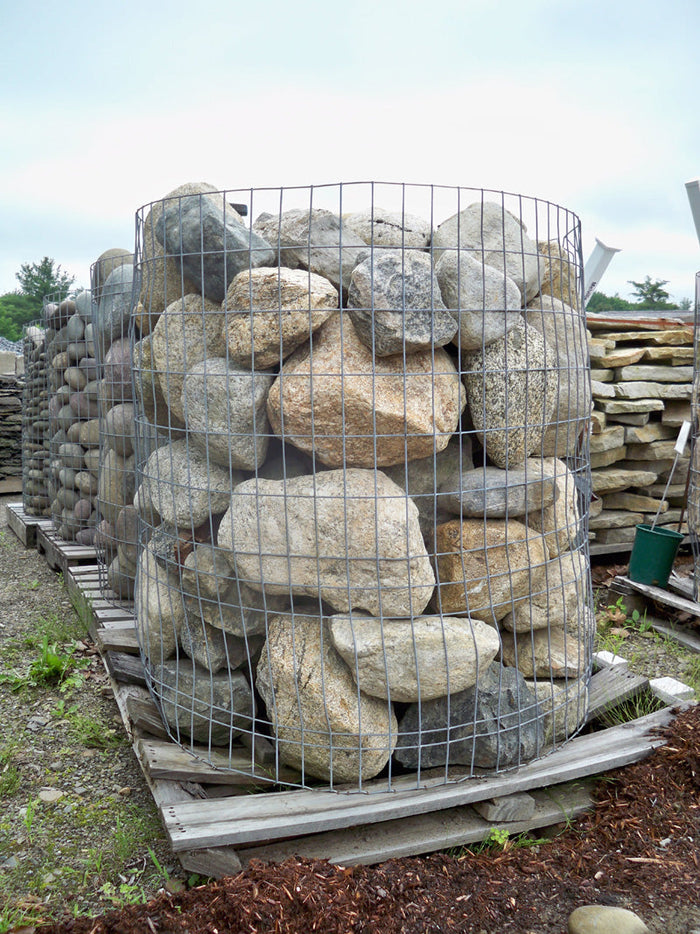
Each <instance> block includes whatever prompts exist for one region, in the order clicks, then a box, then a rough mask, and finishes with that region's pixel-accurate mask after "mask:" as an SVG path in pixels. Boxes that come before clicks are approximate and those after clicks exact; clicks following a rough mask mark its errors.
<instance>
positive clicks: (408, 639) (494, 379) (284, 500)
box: [134, 185, 593, 787]
mask: <svg viewBox="0 0 700 934" xmlns="http://www.w3.org/2000/svg"><path fill="white" fill-rule="evenodd" d="M331 187H332V186H331ZM349 188H350V189H352V186H349ZM396 191H398V193H399V194H400V195H401V196H402V197H403V198H404V199H410V198H411V197H413V196H415V197H416V198H417V197H418V194H420V196H421V198H422V200H423V201H425V197H427V198H428V204H427V206H426V207H425V215H424V216H428V217H433V216H434V212H435V206H434V205H433V204H432V202H431V201H430V199H431V198H433V197H434V196H435V195H434V191H433V189H432V188H430V189H428V188H427V187H426V188H425V189H421V188H420V186H416V190H415V191H414V190H413V189H412V186H401V187H399V188H397V189H395V191H391V192H390V191H389V189H387V194H392V195H393V194H395V193H396ZM365 193H366V195H367V198H368V201H367V204H366V210H364V211H357V212H355V213H353V214H352V215H350V216H349V217H346V216H344V215H343V214H342V212H341V210H340V206H341V204H344V203H345V202H346V197H347V199H350V198H351V197H352V196H356V195H357V194H358V191H357V190H348V186H339V187H338V188H337V189H334V191H333V192H332V194H334V197H335V198H336V204H337V210H333V209H332V208H331V207H330V206H329V205H328V203H326V204H325V205H324V206H321V205H320V204H319V203H318V202H319V200H321V199H322V198H323V195H324V192H318V191H317V190H316V189H313V191H312V190H309V191H307V192H306V193H305V192H304V191H303V190H292V191H290V192H286V191H284V190H282V191H277V192H276V193H274V194H275V197H273V198H272V200H271V201H270V200H269V198H268V201H269V206H270V210H262V211H261V210H260V209H258V212H256V213H255V214H253V209H254V206H255V205H256V204H259V202H260V201H261V200H264V197H265V195H264V193H257V192H255V193H251V192H247V193H246V192H239V193H236V196H235V197H233V198H232V197H231V193H228V192H216V191H215V190H213V189H212V187H211V186H209V185H199V186H198V185H187V186H183V187H182V188H180V189H178V190H176V191H175V192H173V193H171V196H170V197H169V198H167V199H165V200H163V201H162V202H156V203H154V204H152V205H149V206H147V207H146V208H144V209H142V211H141V212H140V213H139V215H138V219H137V228H138V230H139V232H140V233H139V243H138V246H137V257H136V259H137V263H136V268H137V275H138V276H139V277H140V282H141V292H140V303H139V306H138V307H137V308H136V310H135V312H134V315H135V318H136V321H137V323H138V322H140V321H143V322H145V323H146V324H145V326H144V327H143V328H141V325H140V324H138V326H139V327H140V328H141V331H140V336H141V339H140V340H138V341H137V343H136V345H135V348H134V377H135V389H136V396H137V400H136V447H137V452H136V456H137V461H138V463H139V465H140V469H139V471H138V481H139V484H138V489H137V490H136V493H135V496H134V507H135V509H136V510H137V512H138V514H139V517H140V521H141V523H143V526H144V527H145V529H146V536H145V537H144V543H145V542H146V540H147V544H144V546H143V547H142V549H141V551H140V554H139V557H138V561H137V569H136V585H135V594H134V602H135V612H136V618H137V628H138V632H139V639H140V645H141V649H142V654H143V657H144V662H145V668H146V671H147V676H148V680H149V685H150V687H151V690H152V692H153V694H154V695H155V697H156V699H157V701H158V703H159V707H160V709H161V710H162V712H163V716H164V719H165V722H166V724H167V726H168V729H169V731H170V734H171V735H172V736H173V738H174V739H176V740H177V741H178V742H181V743H182V744H183V745H188V744H190V743H192V742H197V743H199V744H200V754H201V744H205V745H206V744H209V745H216V746H222V745H223V746H225V747H226V748H227V749H228V748H240V742H241V741H243V742H245V743H246V744H247V745H248V746H253V747H254V745H255V740H256V738H257V737H265V738H266V739H267V740H271V741H272V742H273V743H274V746H275V749H276V753H277V756H276V760H275V761H278V762H280V763H282V764H284V765H286V766H289V767H292V768H295V769H297V770H298V771H299V783H300V784H302V785H306V784H308V783H310V782H313V781H322V782H326V783H331V784H334V785H337V784H343V785H344V784H346V783H350V784H351V785H352V786H354V787H361V786H363V783H365V782H367V781H368V780H369V779H372V778H374V777H375V776H378V775H381V776H382V777H386V778H387V779H388V780H389V781H390V780H391V776H392V774H397V773H402V772H405V771H406V770H409V771H414V772H417V773H418V775H420V771H421V769H426V768H435V767H439V768H440V769H442V770H443V772H444V780H447V779H448V777H449V770H450V769H452V770H454V769H455V768H457V769H458V770H460V774H469V773H471V772H473V770H475V769H477V768H485V769H503V768H508V767H512V766H515V765H517V764H519V763H522V762H525V761H527V760H529V759H531V758H533V757H534V756H536V755H538V754H541V753H542V752H543V751H544V750H546V749H551V748H552V746H555V745H558V744H559V743H561V742H562V741H564V740H565V739H566V738H567V737H569V736H571V735H572V734H573V733H574V732H575V731H576V730H577V729H578V727H579V725H580V723H581V722H582V719H583V717H584V713H585V705H586V690H587V688H586V685H587V678H588V675H589V673H590V661H591V641H592V632H593V616H592V612H591V597H590V579H589V568H588V559H587V552H586V548H587V542H586V540H585V535H584V531H583V530H584V529H585V511H586V508H587V501H586V495H585V494H586V489H587V486H588V452H587V446H586V444H587V436H588V425H589V419H590V407H591V401H590V382H589V373H588V365H587V347H586V333H585V325H584V322H583V315H582V312H581V303H580V297H579V294H578V293H579V290H578V287H577V276H579V275H580V268H581V263H580V249H579V248H578V247H577V246H576V244H578V243H579V242H580V241H579V239H578V237H579V234H578V220H577V219H576V218H575V217H574V216H573V215H570V214H569V212H566V211H564V210H563V209H561V208H555V207H553V206H552V205H551V204H547V203H541V202H539V203H538V202H535V201H532V203H531V204H530V208H531V210H532V212H533V220H532V221H531V223H532V224H533V225H534V227H535V228H536V229H538V230H558V231H562V232H563V233H562V240H561V241H547V242H546V243H536V242H535V241H533V240H531V239H530V238H529V237H528V234H527V226H526V223H525V220H524V217H523V216H522V215H520V214H519V215H518V216H516V215H515V214H514V213H512V212H511V210H509V209H508V208H507V207H506V206H505V198H506V196H504V195H495V196H493V195H492V197H491V198H489V196H488V194H487V193H484V192H481V191H465V190H464V189H461V190H445V192H443V197H444V199H448V198H449V199H450V200H451V204H452V206H453V211H452V212H450V211H446V212H445V214H446V217H447V219H446V220H445V221H443V223H441V224H440V225H439V226H436V227H435V228H434V229H431V225H430V224H428V223H426V222H425V221H423V220H421V217H420V215H418V213H417V212H415V213H414V212H410V213H409V209H408V206H407V201H406V200H404V201H403V202H402V204H401V206H400V210H390V209H389V208H388V207H387V208H386V209H380V206H379V204H378V202H375V201H374V200H373V199H374V198H375V197H377V192H376V191H375V190H374V188H372V189H371V190H370V189H368V188H367V189H365ZM305 194H306V198H307V203H306V204H304V196H305ZM326 194H328V193H326ZM312 197H313V200H312ZM293 198H295V199H297V203H296V204H291V203H290V204H289V206H288V207H285V208H284V209H280V205H281V204H282V203H283V201H285V202H286V201H287V200H289V201H290V202H291V200H292V199H293ZM246 199H248V201H249V208H250V214H251V217H254V222H253V223H252V224H250V223H246V222H245V221H244V217H243V216H242V215H241V214H239V213H238V211H237V209H236V207H235V205H238V203H239V202H240V201H245V200H246ZM522 204H523V201H522V199H516V201H515V202H514V203H513V208H514V210H517V211H520V210H521V208H522ZM455 208H456V212H455V210H454V209H455ZM552 212H553V214H554V216H552ZM149 430H151V431H157V432H158V433H159V434H160V435H162V436H163V437H164V438H165V443H164V444H162V445H160V446H158V447H157V448H155V449H151V450H149V451H146V449H145V448H144V447H143V445H142V438H144V437H146V436H147V434H148V431H149ZM241 738H242V739H241ZM231 743H233V747H230V744H231ZM232 767H233V765H232ZM416 781H420V779H419V778H416ZM384 787H386V786H384Z"/></svg>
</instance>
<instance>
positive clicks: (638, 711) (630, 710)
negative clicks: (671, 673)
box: [599, 691, 666, 727]
mask: <svg viewBox="0 0 700 934" xmlns="http://www.w3.org/2000/svg"><path fill="white" fill-rule="evenodd" d="M665 706H666V704H664V702H663V701H661V700H659V698H658V697H656V696H655V695H654V694H652V693H651V691H642V692H641V693H640V694H637V695H635V696H634V697H630V698H629V699H628V700H626V701H624V702H623V703H622V704H618V705H617V706H615V707H610V708H608V709H607V710H604V711H603V712H602V713H601V715H600V717H599V720H600V722H601V723H602V724H603V725H604V726H606V727H609V726H620V725H621V724H623V723H629V722H630V721H631V720H638V719H639V718H640V717H645V716H646V715H647V714H650V713H655V711H657V710H663V708H664V707H665Z"/></svg>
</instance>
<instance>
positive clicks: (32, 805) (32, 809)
mask: <svg viewBox="0 0 700 934" xmlns="http://www.w3.org/2000/svg"><path fill="white" fill-rule="evenodd" d="M38 802H39V799H38V798H34V799H33V800H32V801H30V802H29V804H28V805H27V806H26V808H24V813H23V814H22V823H23V824H24V827H25V830H26V831H27V840H29V842H30V843H31V842H32V832H33V828H34V817H35V815H36V806H37V804H38Z"/></svg>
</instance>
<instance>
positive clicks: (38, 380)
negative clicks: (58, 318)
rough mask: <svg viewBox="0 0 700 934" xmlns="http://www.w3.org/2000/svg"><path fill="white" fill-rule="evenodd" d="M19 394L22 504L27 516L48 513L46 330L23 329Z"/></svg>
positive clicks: (33, 327) (47, 514)
mask: <svg viewBox="0 0 700 934" xmlns="http://www.w3.org/2000/svg"><path fill="white" fill-rule="evenodd" d="M23 350H24V391H23V394H22V506H23V508H24V511H25V513H26V514H27V515H29V516H49V515H50V509H49V507H50V505H51V500H50V498H49V472H50V465H49V444H50V438H49V389H48V381H47V361H46V332H45V331H44V328H43V322H42V326H39V325H38V324H36V323H35V324H32V325H29V326H28V327H26V328H25V331H24V339H23Z"/></svg>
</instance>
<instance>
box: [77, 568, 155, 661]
mask: <svg viewBox="0 0 700 934" xmlns="http://www.w3.org/2000/svg"><path fill="white" fill-rule="evenodd" d="M105 574H106V571H105V568H104V567H100V565H98V564H77V565H74V566H72V567H69V568H68V570H67V571H66V573H65V575H64V583H65V586H66V590H67V591H68V596H69V597H70V600H71V603H72V604H73V606H74V607H75V609H76V612H77V613H78V615H80V616H81V617H83V618H84V619H87V621H88V625H89V630H90V634H91V636H92V638H93V639H95V641H96V642H98V645H99V646H100V648H104V649H105V650H115V651H120V652H130V653H132V654H138V644H137V641H136V630H135V628H134V604H133V601H131V600H122V599H121V598H120V597H119V596H118V595H117V594H116V593H114V592H113V591H111V590H110V589H109V588H108V587H106V584H105ZM98 633H100V634H101V636H102V637H104V638H105V639H107V637H109V639H111V641H107V642H105V643H104V644H102V643H100V642H99V641H98Z"/></svg>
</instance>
